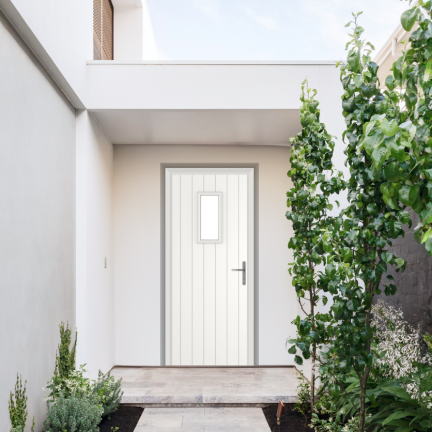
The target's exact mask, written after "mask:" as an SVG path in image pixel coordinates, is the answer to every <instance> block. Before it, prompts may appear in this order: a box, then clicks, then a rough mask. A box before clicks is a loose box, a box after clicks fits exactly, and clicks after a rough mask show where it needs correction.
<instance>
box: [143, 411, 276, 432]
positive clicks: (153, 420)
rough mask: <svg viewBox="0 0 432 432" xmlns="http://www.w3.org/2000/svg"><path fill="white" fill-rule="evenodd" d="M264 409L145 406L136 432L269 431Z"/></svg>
mask: <svg viewBox="0 0 432 432" xmlns="http://www.w3.org/2000/svg"><path fill="white" fill-rule="evenodd" d="M269 430H270V428H269V426H268V424H267V420H266V419H265V417H264V414H263V412H262V409H261V408H145V409H144V412H143V414H142V416H141V418H140V420H139V422H138V424H137V426H136V428H135V432H156V431H157V432H175V431H181V432H220V431H224V432H229V431H238V432H246V431H248V432H268V431H269Z"/></svg>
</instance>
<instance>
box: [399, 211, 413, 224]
mask: <svg viewBox="0 0 432 432" xmlns="http://www.w3.org/2000/svg"><path fill="white" fill-rule="evenodd" d="M398 218H399V220H400V221H401V223H403V224H408V223H410V222H411V217H410V214H409V213H408V212H407V211H406V210H402V211H400V212H399V215H398Z"/></svg>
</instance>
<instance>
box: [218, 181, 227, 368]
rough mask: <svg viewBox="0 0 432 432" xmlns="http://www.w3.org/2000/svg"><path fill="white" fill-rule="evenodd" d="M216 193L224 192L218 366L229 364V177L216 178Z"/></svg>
mask: <svg viewBox="0 0 432 432" xmlns="http://www.w3.org/2000/svg"><path fill="white" fill-rule="evenodd" d="M216 192H222V196H221V202H220V203H219V205H221V206H222V224H221V231H222V232H221V235H222V243H219V244H216V364H217V365H219V366H222V365H226V364H228V357H227V343H228V342H227V337H228V336H227V319H228V311H227V278H228V274H227V264H228V262H227V258H228V256H227V241H226V240H227V232H226V221H227V176H226V175H225V174H224V175H217V176H216Z"/></svg>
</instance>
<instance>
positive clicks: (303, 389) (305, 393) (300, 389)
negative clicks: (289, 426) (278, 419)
mask: <svg viewBox="0 0 432 432" xmlns="http://www.w3.org/2000/svg"><path fill="white" fill-rule="evenodd" d="M298 379H299V381H300V382H299V384H298V386H297V396H298V401H297V402H296V404H295V405H294V409H295V410H296V411H297V412H299V413H300V414H301V415H306V414H309V413H310V412H311V406H310V398H311V394H310V384H309V383H308V382H307V381H305V379H304V378H303V377H299V378H298Z"/></svg>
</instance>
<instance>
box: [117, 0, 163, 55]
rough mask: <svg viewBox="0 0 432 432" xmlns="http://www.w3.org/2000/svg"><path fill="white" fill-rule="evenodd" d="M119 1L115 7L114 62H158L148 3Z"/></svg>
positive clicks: (134, 0) (133, 0)
mask: <svg viewBox="0 0 432 432" xmlns="http://www.w3.org/2000/svg"><path fill="white" fill-rule="evenodd" d="M140 3H141V2H140V1H138V2H137V1H136V0H132V1H130V0H129V1H125V0H117V1H114V2H113V5H114V60H116V61H122V60H125V61H131V60H157V59H158V54H157V49H156V43H155V39H154V35H153V28H152V24H151V19H150V14H149V11H148V8H147V3H146V2H145V0H144V4H143V5H141V4H140Z"/></svg>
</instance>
